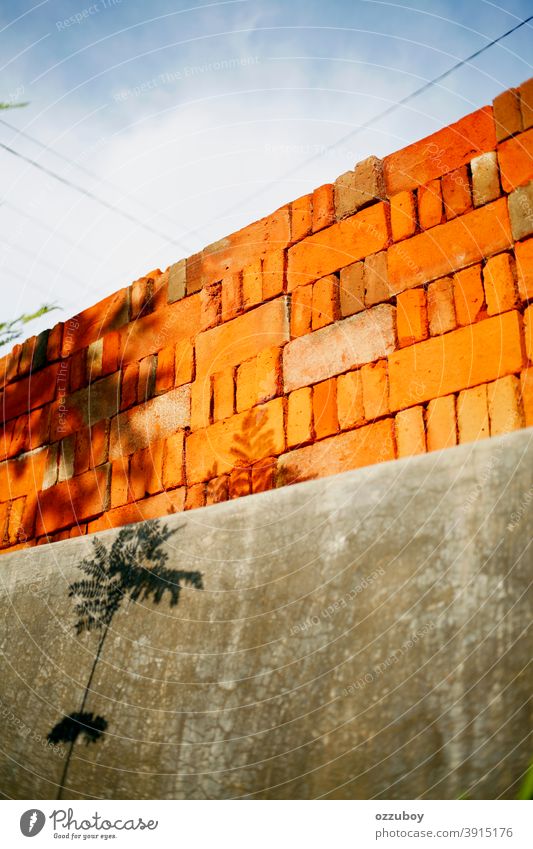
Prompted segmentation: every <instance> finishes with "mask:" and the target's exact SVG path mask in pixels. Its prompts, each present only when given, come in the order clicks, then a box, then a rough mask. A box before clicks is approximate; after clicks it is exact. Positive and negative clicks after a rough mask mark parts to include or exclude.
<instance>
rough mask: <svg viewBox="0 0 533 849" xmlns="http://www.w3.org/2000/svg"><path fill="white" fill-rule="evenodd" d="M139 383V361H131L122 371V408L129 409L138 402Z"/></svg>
mask: <svg viewBox="0 0 533 849" xmlns="http://www.w3.org/2000/svg"><path fill="white" fill-rule="evenodd" d="M138 383H139V366H138V364H137V363H131V365H128V366H126V368H125V369H124V371H123V372H122V392H121V399H120V409H121V410H127V409H128V407H131V406H132V405H133V404H136V403H137V385H138Z"/></svg>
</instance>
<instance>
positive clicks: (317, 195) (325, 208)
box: [313, 183, 335, 233]
mask: <svg viewBox="0 0 533 849" xmlns="http://www.w3.org/2000/svg"><path fill="white" fill-rule="evenodd" d="M334 223H335V190H334V186H333V184H332V183H327V184H326V185H325V186H319V187H318V189H315V190H314V192H313V233H316V232H317V230H323V229H324V227H329V226H330V225H331V224H334Z"/></svg>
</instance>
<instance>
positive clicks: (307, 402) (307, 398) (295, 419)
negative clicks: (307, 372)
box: [287, 386, 313, 448]
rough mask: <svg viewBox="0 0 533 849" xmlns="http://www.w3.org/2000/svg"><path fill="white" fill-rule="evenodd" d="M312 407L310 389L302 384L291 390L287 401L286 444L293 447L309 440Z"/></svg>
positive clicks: (311, 432) (310, 437)
mask: <svg viewBox="0 0 533 849" xmlns="http://www.w3.org/2000/svg"><path fill="white" fill-rule="evenodd" d="M312 418H313V407H312V400H311V389H310V388H309V387H308V386H304V387H303V388H302V389H296V390H295V391H294V392H291V393H290V395H289V398H288V403H287V445H288V446H289V448H294V447H295V446H296V445H302V444H303V443H305V442H310V441H311V439H312V438H313V430H312Z"/></svg>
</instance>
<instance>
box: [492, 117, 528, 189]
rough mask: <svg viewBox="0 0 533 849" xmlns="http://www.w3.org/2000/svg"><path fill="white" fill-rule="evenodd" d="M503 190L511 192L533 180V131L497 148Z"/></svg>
mask: <svg viewBox="0 0 533 849" xmlns="http://www.w3.org/2000/svg"><path fill="white" fill-rule="evenodd" d="M498 161H499V163H500V174H501V180H502V186H503V190H504V191H505V192H512V191H513V189H516V188H517V187H518V186H523V185H525V184H526V183H528V182H529V181H530V180H531V179H532V178H533V129H531V130H528V131H527V132H526V133H521V134H520V135H519V136H515V138H512V139H509V140H508V141H506V142H504V143H503V144H501V145H499V147H498Z"/></svg>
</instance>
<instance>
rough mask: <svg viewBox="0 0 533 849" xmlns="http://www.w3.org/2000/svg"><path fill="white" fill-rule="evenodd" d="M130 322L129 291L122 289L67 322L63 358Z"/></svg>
mask: <svg viewBox="0 0 533 849" xmlns="http://www.w3.org/2000/svg"><path fill="white" fill-rule="evenodd" d="M128 320H129V290H128V289H121V290H120V291H119V292H115V294H114V295H110V296H109V297H108V298H104V300H103V301H100V302H99V303H98V304H95V305H94V306H92V307H89V308H88V309H86V310H84V311H83V312H81V313H79V314H78V315H76V316H74V318H71V319H70V320H69V321H68V322H66V324H65V330H64V333H63V347H62V356H63V357H65V356H68V354H69V353H74V352H75V351H78V350H80V349H81V348H86V347H87V346H88V345H90V344H91V342H94V341H95V339H99V338H100V336H105V334H106V333H109V331H110V330H118V328H119V327H123V326H124V325H125V324H127V323H128ZM67 331H68V332H67Z"/></svg>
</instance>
